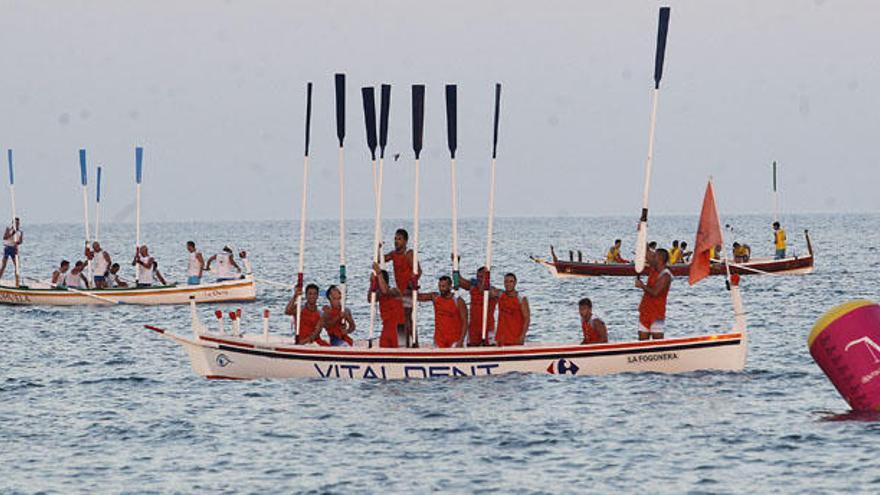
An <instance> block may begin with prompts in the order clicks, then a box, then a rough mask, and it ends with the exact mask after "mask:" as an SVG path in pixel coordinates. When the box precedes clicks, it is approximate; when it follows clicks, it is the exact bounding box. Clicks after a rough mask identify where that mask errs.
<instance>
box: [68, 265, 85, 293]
mask: <svg viewBox="0 0 880 495" xmlns="http://www.w3.org/2000/svg"><path fill="white" fill-rule="evenodd" d="M85 267H86V264H85V263H83V262H82V261H77V262H76V263H75V264H74V265H73V268H71V269H70V271H69V272H67V274H66V275H65V276H64V287H73V288H75V289H88V288H89V281H88V280H86V276H85V275H83V269H84V268H85Z"/></svg>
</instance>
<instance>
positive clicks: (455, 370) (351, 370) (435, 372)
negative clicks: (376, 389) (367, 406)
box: [314, 363, 499, 380]
mask: <svg viewBox="0 0 880 495" xmlns="http://www.w3.org/2000/svg"><path fill="white" fill-rule="evenodd" d="M498 366H499V365H498V364H496V363H487V364H476V365H473V366H462V367H459V366H454V365H452V366H447V365H431V366H418V365H409V366H404V367H403V376H404V378H435V377H441V376H483V375H491V374H492V370H493V369H495V368H498ZM314 367H315V371H317V372H318V376H319V377H321V378H374V379H377V380H387V379H388V370H387V369H386V367H385V366H384V365H368V364H364V365H361V364H328V365H326V366H321V365H319V364H317V363H315V364H314Z"/></svg>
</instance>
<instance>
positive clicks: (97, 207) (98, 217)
mask: <svg viewBox="0 0 880 495" xmlns="http://www.w3.org/2000/svg"><path fill="white" fill-rule="evenodd" d="M100 232H101V167H98V175H97V177H96V178H95V240H96V241H99V240H100V238H101V236H100Z"/></svg>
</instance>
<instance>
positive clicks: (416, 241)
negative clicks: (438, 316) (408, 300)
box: [412, 158, 421, 344]
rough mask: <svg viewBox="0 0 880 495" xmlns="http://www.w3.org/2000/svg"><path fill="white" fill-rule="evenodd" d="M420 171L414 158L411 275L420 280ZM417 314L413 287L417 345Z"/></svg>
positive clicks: (415, 289) (414, 328)
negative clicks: (416, 276)
mask: <svg viewBox="0 0 880 495" xmlns="http://www.w3.org/2000/svg"><path fill="white" fill-rule="evenodd" d="M420 180H421V177H420V170H419V159H418V158H416V169H415V180H414V182H415V189H414V194H413V267H412V268H413V274H415V275H418V276H419V279H420V278H421V277H420V276H421V273H419V181H420ZM418 312H419V290H418V287H413V290H412V333H413V342H414V343H416V344H418V342H419V332H418V321H419V319H418Z"/></svg>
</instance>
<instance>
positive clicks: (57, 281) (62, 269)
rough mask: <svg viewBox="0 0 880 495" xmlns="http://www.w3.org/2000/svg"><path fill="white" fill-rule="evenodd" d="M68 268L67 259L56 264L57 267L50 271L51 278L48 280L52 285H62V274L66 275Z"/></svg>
mask: <svg viewBox="0 0 880 495" xmlns="http://www.w3.org/2000/svg"><path fill="white" fill-rule="evenodd" d="M69 268H70V262H69V261H67V260H61V264H60V265H58V269H56V270H55V271H54V272H52V278H51V279H50V281H51V282H52V285H55V286H60V285H64V276H65V275H67V270H68V269H69Z"/></svg>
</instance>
